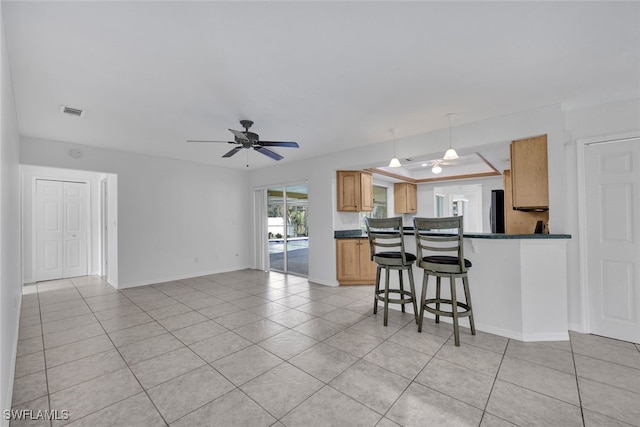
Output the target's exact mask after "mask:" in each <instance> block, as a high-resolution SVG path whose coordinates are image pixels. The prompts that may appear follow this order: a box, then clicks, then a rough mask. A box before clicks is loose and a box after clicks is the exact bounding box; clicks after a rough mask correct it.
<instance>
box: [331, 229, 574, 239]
mask: <svg viewBox="0 0 640 427" xmlns="http://www.w3.org/2000/svg"><path fill="white" fill-rule="evenodd" d="M404 234H405V235H408V236H413V227H404ZM434 234H435V233H434ZM333 237H334V238H335V239H358V238H365V239H366V238H367V232H366V231H365V230H361V229H355V230H336V231H334V232H333ZM464 237H466V238H469V239H505V240H513V239H570V238H571V234H501V233H464Z"/></svg>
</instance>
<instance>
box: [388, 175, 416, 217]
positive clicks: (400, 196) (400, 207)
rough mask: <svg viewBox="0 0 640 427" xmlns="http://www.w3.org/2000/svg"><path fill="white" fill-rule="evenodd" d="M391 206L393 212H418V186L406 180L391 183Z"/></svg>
mask: <svg viewBox="0 0 640 427" xmlns="http://www.w3.org/2000/svg"><path fill="white" fill-rule="evenodd" d="M393 207H394V209H393V210H394V211H395V213H403V214H404V213H416V212H418V187H417V186H416V185H415V184H410V183H408V182H401V183H398V184H393Z"/></svg>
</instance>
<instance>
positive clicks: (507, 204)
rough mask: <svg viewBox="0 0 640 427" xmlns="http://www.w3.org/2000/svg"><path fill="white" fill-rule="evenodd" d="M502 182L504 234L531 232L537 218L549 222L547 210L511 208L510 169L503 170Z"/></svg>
mask: <svg viewBox="0 0 640 427" xmlns="http://www.w3.org/2000/svg"><path fill="white" fill-rule="evenodd" d="M503 183H504V232H505V234H533V231H534V230H535V228H536V222H538V220H540V221H543V222H544V223H545V224H546V223H548V222H549V212H548V211H547V212H524V211H518V210H515V209H513V205H512V203H513V201H512V199H511V193H512V191H511V171H510V170H508V169H507V170H505V171H504V176H503Z"/></svg>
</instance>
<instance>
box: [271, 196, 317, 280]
mask: <svg viewBox="0 0 640 427" xmlns="http://www.w3.org/2000/svg"><path fill="white" fill-rule="evenodd" d="M308 193H309V192H308V186H307V184H306V183H301V184H287V185H283V186H278V187H270V188H267V235H268V248H269V268H270V269H271V270H274V271H279V272H282V273H293V274H296V275H299V276H305V277H306V276H308V275H309V227H308V220H307V218H308V199H309V197H308Z"/></svg>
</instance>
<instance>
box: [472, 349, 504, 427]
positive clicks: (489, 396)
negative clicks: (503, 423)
mask: <svg viewBox="0 0 640 427" xmlns="http://www.w3.org/2000/svg"><path fill="white" fill-rule="evenodd" d="M510 343H511V339H508V340H507V345H505V346H504V352H503V353H502V358H500V364H499V365H498V370H497V371H496V374H495V376H494V377H493V384H491V390H489V395H488V396H487V402H486V403H485V404H484V409H483V410H482V416H481V417H480V424H482V420H483V419H484V416H485V414H486V413H487V407H488V406H489V401H490V400H491V395H492V394H493V389H494V387H495V386H496V382H497V381H498V375H499V374H500V368H502V362H503V361H504V358H505V355H506V354H507V349H508V348H509V344H510ZM490 414H491V413H490ZM491 415H493V414H491ZM494 416H495V415H494ZM498 418H500V417H498ZM509 422H511V421H509ZM480 424H479V425H480Z"/></svg>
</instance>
